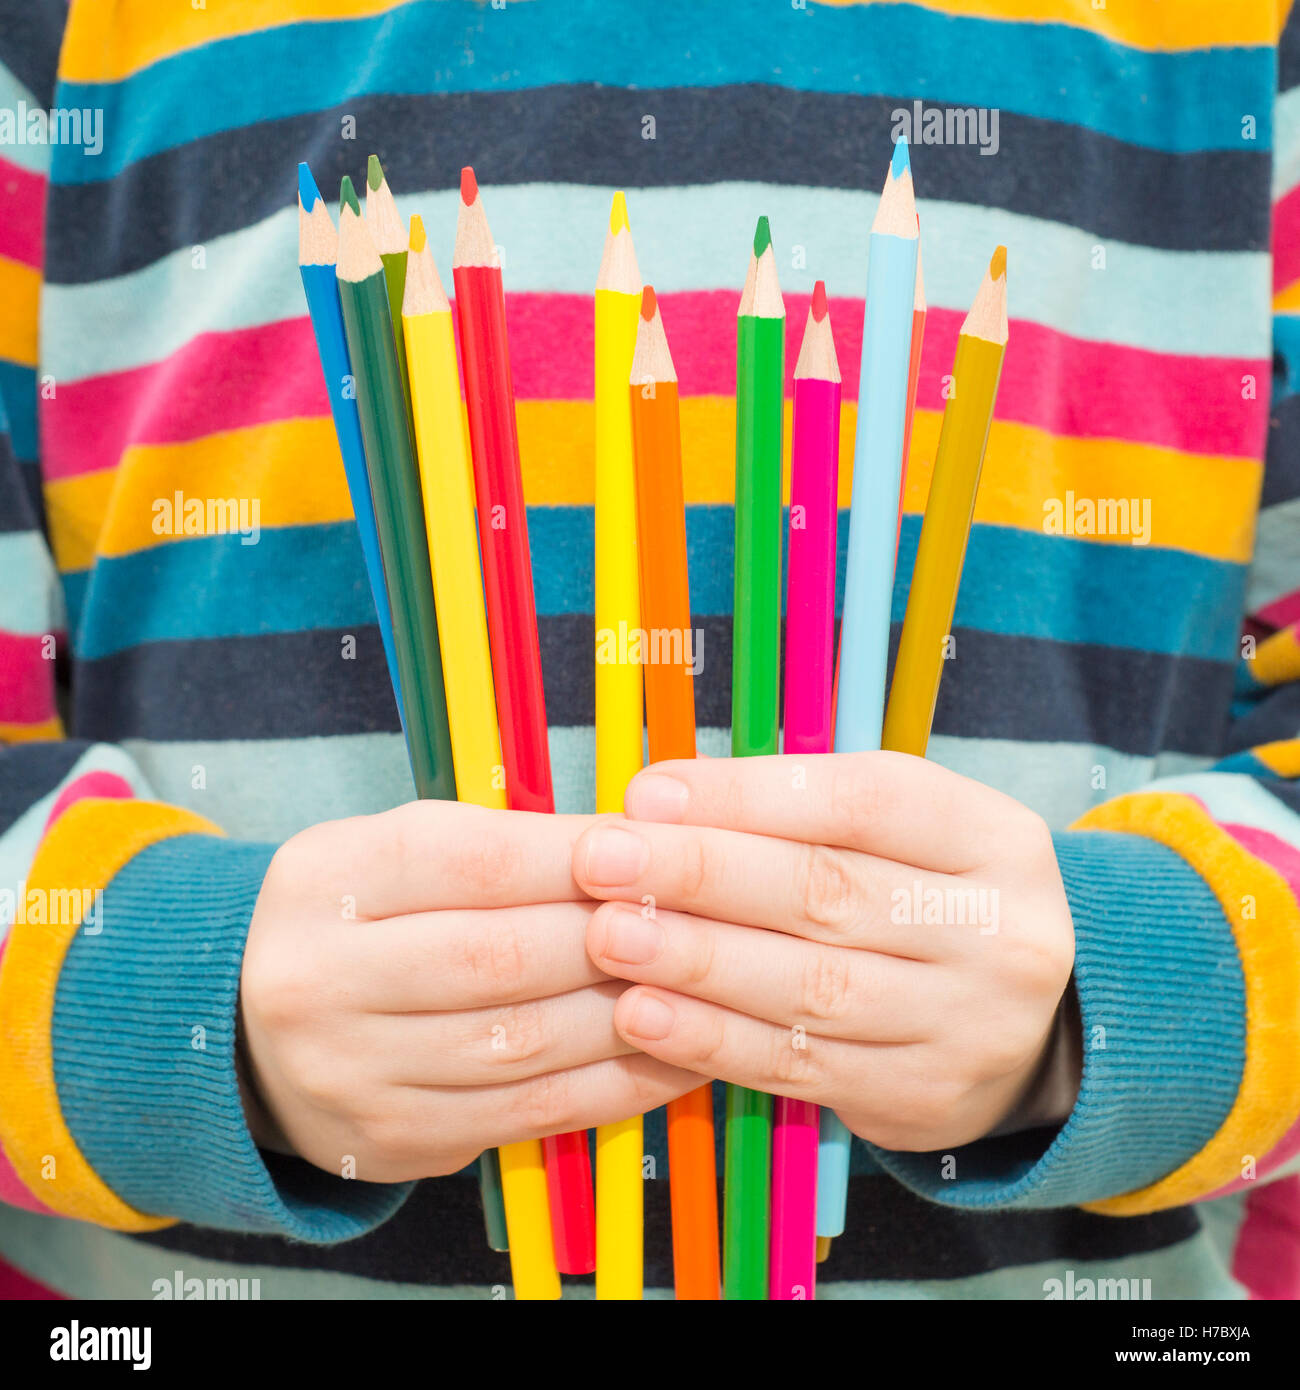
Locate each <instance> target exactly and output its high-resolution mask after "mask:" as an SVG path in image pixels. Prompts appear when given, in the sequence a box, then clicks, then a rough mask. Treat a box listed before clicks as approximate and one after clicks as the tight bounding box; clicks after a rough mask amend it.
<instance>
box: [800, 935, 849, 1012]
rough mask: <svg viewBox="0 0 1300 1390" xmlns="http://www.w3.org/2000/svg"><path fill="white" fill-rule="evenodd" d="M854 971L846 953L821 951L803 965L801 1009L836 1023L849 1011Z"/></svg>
mask: <svg viewBox="0 0 1300 1390" xmlns="http://www.w3.org/2000/svg"><path fill="white" fill-rule="evenodd" d="M852 987H853V981H852V971H851V969H850V964H849V960H848V958H847V956H846V954H845V953H843V952H840V951H837V950H834V949H832V950H821V951H816V952H815V953H814V954H813V955H811V956H810V957H809V959H808V961H807V964H806V965H805V966H804V970H803V981H802V986H801V989H800V992H799V1000H800V1006H801V1009H802V1012H803V1013H804V1014H805V1015H807V1016H808V1017H809V1018H812V1019H814V1020H816V1021H817V1022H818V1023H834V1022H838V1021H839V1020H841V1019H843V1018H844V1016H845V1014H847V1013H848V1011H849V1004H850V999H851V995H852Z"/></svg>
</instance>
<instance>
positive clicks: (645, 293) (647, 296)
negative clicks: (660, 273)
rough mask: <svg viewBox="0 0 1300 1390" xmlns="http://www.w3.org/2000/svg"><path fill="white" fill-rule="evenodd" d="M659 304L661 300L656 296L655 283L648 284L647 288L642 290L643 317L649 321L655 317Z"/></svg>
mask: <svg viewBox="0 0 1300 1390" xmlns="http://www.w3.org/2000/svg"><path fill="white" fill-rule="evenodd" d="M658 304H659V301H658V299H656V298H655V287H654V286H653V285H647V286H646V287H645V289H643V290H642V291H641V317H642V318H643V319H645V321H646V322H647V323H649V322H650V320H651V319H652V318H654V316H655V311H656V309H657V307H658Z"/></svg>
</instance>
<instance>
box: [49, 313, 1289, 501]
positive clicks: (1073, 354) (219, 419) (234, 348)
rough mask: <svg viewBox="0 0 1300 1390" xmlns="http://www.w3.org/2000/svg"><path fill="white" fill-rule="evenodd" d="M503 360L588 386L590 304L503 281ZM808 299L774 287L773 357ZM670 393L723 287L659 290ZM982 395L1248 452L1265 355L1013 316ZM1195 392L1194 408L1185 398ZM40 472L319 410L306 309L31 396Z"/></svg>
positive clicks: (707, 384)
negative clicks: (1202, 353) (1203, 351)
mask: <svg viewBox="0 0 1300 1390" xmlns="http://www.w3.org/2000/svg"><path fill="white" fill-rule="evenodd" d="M506 298H507V300H508V307H509V314H510V357H511V364H512V368H513V372H514V380H515V388H516V391H517V394H518V396H519V398H520V399H521V400H589V399H591V396H592V302H591V298H590V296H587V295H561V294H513V295H507V296H506ZM808 303H809V296H807V295H789V296H787V298H786V312H787V318H786V322H787V331H788V333H789V339H788V342H787V348H786V353H787V358H788V360H789V361H790V362H794V361H795V360H796V359H797V357H798V348H799V343H798V341H797V336H798V334H799V333H800V332H801V331H802V326H803V324H804V321H805V319H806V317H807V311H808ZM660 304H661V305H662V307H663V314H664V323H665V324H666V326H667V329H668V334H669V339H670V341H671V343H672V347H673V358H674V361H675V362H676V364H677V371H678V375H679V377H680V379H681V382H682V389H683V394H684V395H692V396H729V395H731V394H732V392H733V391H734V389H735V366H734V363H735V343H736V328H735V321H736V295H735V293H734V292H733V291H731V290H708V291H698V292H692V293H688V294H675V295H674V294H667V295H661V296H660ZM831 316H832V322H833V323H834V324H835V340H836V349H837V351H838V353H839V359H840V369H841V372H842V374H843V377H844V394H845V397H846V399H848V400H854V399H856V397H857V382H858V360H859V356H860V353H861V347H862V301H861V300H860V299H840V300H834V301H832V306H831ZM962 317H963V315H962V314H961V313H960V312H958V311H955V310H951V309H931V310H930V312H929V316H928V319H927V327H926V334H925V347H924V352H923V355H922V360H921V377H920V385H919V390H918V398H917V403H918V404H919V405H920V406H921V407H922V408H923V409H928V410H939V409H942V407H943V398H942V395H941V391H942V386H943V377H944V375H945V374H946V373H947V372H949V371H950V370H951V366H952V358H953V352H954V351H955V349H956V345H957V334H958V331H959V329H960V327H961V321H962ZM1013 335H1014V340H1015V344H1016V348H1015V351H1014V352H1009V353H1008V354H1007V361H1006V366H1005V367H1004V369H1003V373H1002V384H1001V387H1000V389H999V392H998V416H999V418H1000V419H1003V420H1012V421H1017V422H1020V423H1023V424H1028V425H1033V426H1035V427H1037V428H1039V429H1044V430H1048V431H1050V432H1052V433H1053V434H1062V435H1072V436H1075V437H1079V438H1111V439H1126V440H1132V441H1134V442H1137V443H1145V444H1155V445H1160V446H1164V447H1167V448H1173V449H1181V450H1185V451H1187V452H1191V453H1208V454H1228V455H1233V456H1239V457H1249V458H1258V457H1260V456H1261V455H1262V452H1263V445H1264V433H1265V428H1266V424H1267V400H1266V399H1262V400H1259V401H1256V402H1251V403H1243V402H1242V399H1241V378H1242V376H1243V375H1246V374H1247V373H1251V374H1254V375H1255V376H1257V377H1258V376H1259V375H1260V374H1261V373H1264V374H1265V375H1267V374H1268V373H1269V372H1270V371H1271V368H1270V367H1269V365H1268V363H1267V362H1265V361H1255V360H1253V359H1250V358H1226V357H1224V358H1220V357H1178V356H1174V355H1171V354H1163V353H1153V352H1144V351H1141V350H1139V349H1136V348H1125V347H1117V346H1114V345H1112V344H1109V343H1092V342H1085V341H1083V340H1081V339H1077V338H1070V337H1067V336H1065V335H1064V334H1061V333H1057V332H1055V331H1053V330H1052V329H1048V328H1043V327H1042V326H1040V325H1038V324H1035V323H1029V322H1026V321H1023V320H1021V321H1017V322H1016V323H1015V325H1014V328H1013ZM1189 402H1194V403H1195V409H1194V410H1192V409H1190V408H1189V407H1188V403H1189ZM41 409H42V416H41V424H42V431H43V435H42V437H43V440H44V445H45V469H46V476H47V477H48V478H50V479H56V478H67V477H73V476H75V475H78V474H81V473H90V472H95V471H97V470H99V469H105V468H112V467H114V466H115V465H116V464H117V461H118V459H119V458H120V457H121V454H122V450H123V449H124V448H126V447H127V445H128V444H132V443H135V444H168V443H180V442H182V441H184V440H189V439H198V438H202V437H203V436H204V435H208V434H215V433H219V432H221V431H223V430H233V429H242V428H246V427H248V426H252V425H260V424H266V423H269V422H271V421H274V420H286V419H294V418H299V417H314V416H324V415H326V414H328V402H327V400H326V398H325V386H324V382H323V381H322V379H321V374H320V367H319V365H318V363H317V359H316V346H315V342H314V340H313V338H312V333H311V327H310V324H309V322H308V320H307V319H306V317H303V318H301V319H288V320H283V321H281V322H279V323H273V324H268V325H266V326H265V327H261V328H250V329H243V330H240V331H238V332H234V333H208V334H202V335H201V336H199V337H197V338H195V339H194V340H193V341H192V342H190V343H188V344H186V346H185V347H183V348H182V349H180V350H179V351H178V352H176V353H173V354H172V356H171V357H169V358H167V359H165V360H164V361H163V362H160V363H155V364H153V365H151V366H147V367H138V368H133V369H131V370H129V371H124V372H115V373H112V374H110V375H107V376H101V377H91V378H87V379H86V380H83V381H77V382H69V383H62V384H60V386H59V390H58V393H57V395H56V396H55V398H54V399H53V400H49V401H43V402H42V403H41Z"/></svg>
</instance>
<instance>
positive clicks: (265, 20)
mask: <svg viewBox="0 0 1300 1390" xmlns="http://www.w3.org/2000/svg"><path fill="white" fill-rule="evenodd" d="M399 8H401V7H400V5H399V4H394V3H393V0H238V3H237V4H231V3H229V0H204V4H203V7H202V8H196V7H195V5H194V4H193V3H192V0H164V3H158V0H73V4H72V10H71V13H70V15H69V18H68V25H67V29H66V31H65V34H64V39H63V51H62V53H61V55H60V59H59V76H60V77H61V78H63V80H64V81H65V82H117V81H120V80H121V79H122V78H124V77H129V76H130V75H131V74H132V73H133V72H139V70H140V69H141V68H146V67H148V66H149V64H150V63H156V62H158V61H159V60H160V59H164V58H170V57H172V56H173V55H174V54H177V53H183V52H184V51H185V50H186V49H191V48H200V47H202V45H204V44H207V43H215V42H217V41H218V40H220V39H229V38H234V37H236V36H237V35H239V34H252V33H256V32H257V31H258V30H259V29H275V28H279V27H280V26H281V25H286V24H293V23H297V22H301V21H304V20H306V21H311V20H328V19H357V18H362V17H364V16H366V15H372V14H382V13H383V12H384V11H385V10H393V9H399Z"/></svg>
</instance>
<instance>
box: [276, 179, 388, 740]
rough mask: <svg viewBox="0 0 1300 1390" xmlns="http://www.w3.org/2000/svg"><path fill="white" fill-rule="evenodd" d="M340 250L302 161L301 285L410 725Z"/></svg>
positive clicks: (381, 628) (381, 631) (363, 547)
mask: <svg viewBox="0 0 1300 1390" xmlns="http://www.w3.org/2000/svg"><path fill="white" fill-rule="evenodd" d="M337 255H338V233H337V232H336V231H335V230H334V223H333V221H332V220H331V218H330V214H329V209H328V208H327V207H326V206H325V201H324V199H323V198H322V197H321V195H320V189H319V188H317V187H316V180H315V179H314V178H312V176H311V170H310V169H309V168H308V167H307V166H306V164H299V165H298V271H299V273H300V274H301V275H302V288H303V292H304V293H305V294H306V296H307V312H308V313H309V314H310V315H311V326H312V332H313V333H315V335H316V351H317V353H318V354H319V355H320V365H321V371H322V372H323V373H324V374H325V389H326V391H327V392H328V394H329V399H330V413H331V414H332V415H333V417H334V433H335V434H336V435H337V436H338V441H339V452H340V453H341V454H342V455H343V472H344V473H345V474H346V476H347V480H348V493H349V495H350V496H351V498H352V510H353V512H354V513H355V514H356V518H357V530H358V531H359V532H360V534H361V556H362V559H363V560H364V561H365V566H366V578H367V579H368V580H369V581H370V592H371V595H372V596H373V598H374V600H375V611H376V612H377V613H378V615H379V635H380V637H381V638H382V640H383V643H384V656H385V658H386V659H387V661H388V678H389V680H390V681H391V682H392V686H393V697H394V699H396V701H397V712H398V715H399V716H401V717H402V726H403V728H405V726H406V724H405V714H404V711H403V709H402V687H401V683H400V682H399V681H398V679H397V654H396V649H395V648H394V646H393V618H392V612H391V610H390V609H389V606H388V590H387V588H386V587H385V585H384V564H383V561H382V559H381V558H380V555H379V532H378V531H377V530H376V528H375V507H374V503H373V502H372V501H371V497H370V477H369V475H368V474H367V472H366V453H365V448H364V446H363V445H362V442H361V421H360V419H359V417H358V416H357V400H356V395H355V393H354V394H352V395H347V394H346V393H345V390H344V383H345V382H346V381H350V380H351V379H352V363H351V361H350V359H349V358H348V344H347V339H346V338H345V337H344V334H343V310H342V307H341V306H340V304H339V287H338V277H337V276H336V274H335V270H334V264H335V260H336V258H337Z"/></svg>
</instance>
